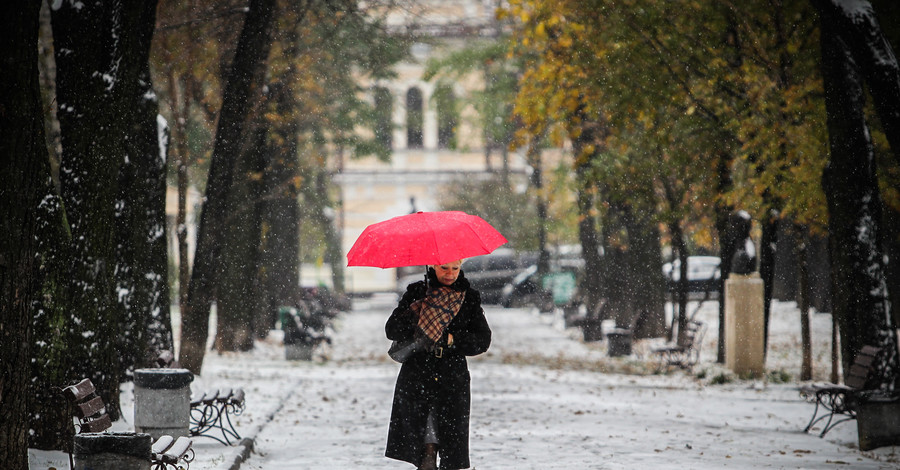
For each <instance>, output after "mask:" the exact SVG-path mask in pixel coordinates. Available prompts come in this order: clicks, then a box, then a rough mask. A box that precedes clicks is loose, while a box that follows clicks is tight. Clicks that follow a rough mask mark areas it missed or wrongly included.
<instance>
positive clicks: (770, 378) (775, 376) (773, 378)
mask: <svg viewBox="0 0 900 470" xmlns="http://www.w3.org/2000/svg"><path fill="white" fill-rule="evenodd" d="M792 379H793V377H791V374H789V373H788V372H787V371H785V370H784V369H778V370H770V371H768V372H766V381H767V382H769V383H773V384H786V383H790V382H791V380H792Z"/></svg>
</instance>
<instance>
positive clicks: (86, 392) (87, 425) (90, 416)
mask: <svg viewBox="0 0 900 470" xmlns="http://www.w3.org/2000/svg"><path fill="white" fill-rule="evenodd" d="M63 396H65V397H66V400H68V401H69V403H70V404H71V405H72V407H73V414H74V416H75V418H78V432H103V431H106V430H107V429H109V428H110V427H112V420H111V419H110V418H109V414H108V413H107V412H106V405H105V404H104V403H103V399H102V398H100V396H98V395H97V389H96V388H95V387H94V384H93V382H91V379H84V380H82V381H81V382H78V383H77V384H75V385H70V386H68V387H66V388H64V389H63Z"/></svg>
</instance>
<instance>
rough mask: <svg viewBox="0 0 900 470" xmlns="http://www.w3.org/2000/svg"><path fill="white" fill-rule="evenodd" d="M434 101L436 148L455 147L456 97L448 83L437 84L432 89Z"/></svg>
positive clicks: (457, 114)
mask: <svg viewBox="0 0 900 470" xmlns="http://www.w3.org/2000/svg"><path fill="white" fill-rule="evenodd" d="M434 102H435V107H436V108H437V120H438V148H442V149H447V148H449V149H454V148H456V126H457V123H458V122H459V111H457V109H456V97H455V96H453V88H451V87H450V86H449V85H441V86H438V87H437V89H435V91H434Z"/></svg>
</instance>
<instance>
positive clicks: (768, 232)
mask: <svg viewBox="0 0 900 470" xmlns="http://www.w3.org/2000/svg"><path fill="white" fill-rule="evenodd" d="M778 225H779V220H778V215H777V214H773V213H771V212H770V213H768V214H767V217H766V218H765V220H762V238H761V239H760V241H759V277H760V278H761V279H762V281H763V357H765V356H766V351H767V349H768V345H769V314H770V312H771V311H772V292H773V290H774V289H773V287H774V281H775V256H776V247H777V246H778Z"/></svg>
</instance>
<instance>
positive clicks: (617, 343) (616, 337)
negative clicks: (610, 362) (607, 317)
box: [606, 328, 631, 357]
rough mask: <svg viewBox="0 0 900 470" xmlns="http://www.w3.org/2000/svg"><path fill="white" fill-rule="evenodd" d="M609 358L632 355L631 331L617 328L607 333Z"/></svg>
mask: <svg viewBox="0 0 900 470" xmlns="http://www.w3.org/2000/svg"><path fill="white" fill-rule="evenodd" d="M606 339H607V340H608V341H609V345H608V347H607V349H608V353H609V357H619V356H630V355H631V330H628V329H624V328H616V329H613V330H610V331H609V333H606Z"/></svg>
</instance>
